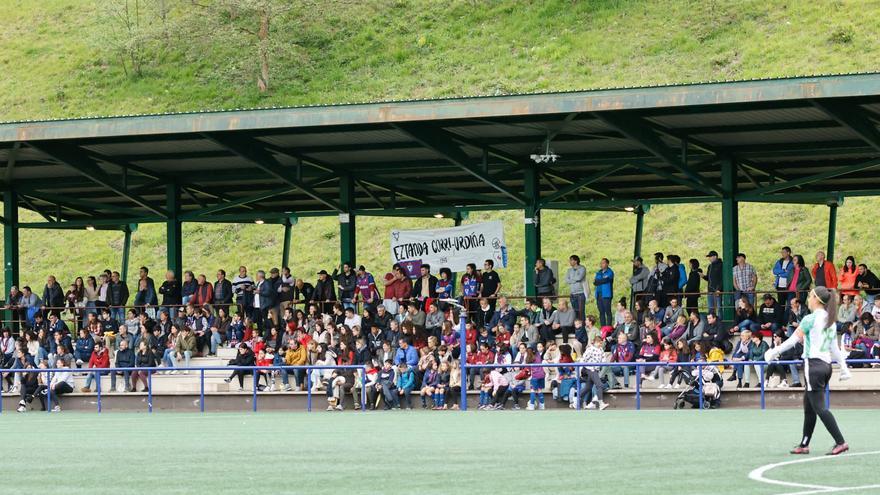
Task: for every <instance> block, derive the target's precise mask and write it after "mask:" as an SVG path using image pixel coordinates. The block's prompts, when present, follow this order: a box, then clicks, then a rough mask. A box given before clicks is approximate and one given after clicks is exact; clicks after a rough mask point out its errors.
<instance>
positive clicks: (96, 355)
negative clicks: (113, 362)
mask: <svg viewBox="0 0 880 495" xmlns="http://www.w3.org/2000/svg"><path fill="white" fill-rule="evenodd" d="M109 367H110V352H109V351H108V350H107V349H106V348H105V347H104V343H103V342H101V341H98V342H97V343H96V344H95V350H94V351H92V357H90V358H89V368H109ZM100 374H101V375H103V374H105V373H100ZM98 375H99V373H98V372H95V373H89V374H88V375H86V386H85V387H83V388H82V390H80V391H81V392H83V393H86V394H87V393H89V392H91V391H92V380H100V379H101V378H100V377H99V376H98Z"/></svg>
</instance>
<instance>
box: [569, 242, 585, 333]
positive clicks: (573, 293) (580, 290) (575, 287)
mask: <svg viewBox="0 0 880 495" xmlns="http://www.w3.org/2000/svg"><path fill="white" fill-rule="evenodd" d="M568 264H569V267H568V270H567V271H566V272H565V283H566V284H568V288H569V296H568V298H569V300H570V301H571V308H572V309H573V310H574V314H575V317H576V318H578V319H579V320H581V321H583V320H584V317H585V314H586V313H585V311H586V306H587V268H586V267H584V266H581V258H580V257H579V256H578V255H576V254H573V255H571V256H569V257H568Z"/></svg>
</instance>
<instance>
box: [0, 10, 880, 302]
mask: <svg viewBox="0 0 880 495" xmlns="http://www.w3.org/2000/svg"><path fill="white" fill-rule="evenodd" d="M99 3H102V2H98V3H96V2H95V1H92V0H42V1H40V2H32V1H28V0H6V1H4V2H0V47H2V50H0V73H2V74H3V77H0V120H14V119H38V118H50V117H69V116H82V115H108V114H128V113H138V112H163V111H184V110H196V109H205V108H234V107H246V106H271V105H290V104H306V103H321V102H352V101H364V100H373V99H383V98H419V97H438V96H450V95H464V94H487V93H488V94H493V93H504V92H518V91H540V90H564V89H575V88H590V87H602V86H631V85H641V84H659V83H666V82H687V81H702V80H717V79H737V78H756V77H773V76H785V75H796V74H804V73H824V72H846V71H861V70H872V69H877V68H878V65H877V63H876V60H877V59H878V56H880V42H878V40H880V24H878V23H877V22H876V19H878V18H880V2H878V1H819V2H815V1H807V0H791V1H780V2H762V1H751V0H745V1H721V0H718V1H682V0H656V1H650V2H648V1H624V0H618V1H611V0H608V1H589V2H571V1H562V0H556V1H546V2H527V1H513V0H504V1H501V0H499V1H461V0H459V1H452V2H444V3H438V2H432V1H429V0H409V1H407V0H393V1H392V0H380V1H371V2H347V1H338V0H330V1H322V2H316V3H314V4H311V3H308V4H306V3H305V2H303V3H300V2H296V5H297V6H296V10H295V11H293V12H292V13H291V14H290V15H288V16H286V17H285V18H284V19H280V20H279V21H278V22H275V23H273V25H272V36H273V37H274V38H273V39H275V40H278V41H280V42H281V43H284V44H287V45H289V46H288V49H286V50H284V52H283V55H282V56H280V57H278V58H276V59H275V60H273V62H272V73H271V91H269V92H268V93H266V94H260V93H259V92H258V91H257V89H256V84H255V83H254V77H253V74H252V71H249V70H247V61H248V57H244V56H243V55H242V53H247V50H242V49H240V48H241V47H236V46H231V44H230V43H228V42H226V41H225V40H222V39H221V40H210V39H208V40H202V42H199V43H192V42H188V41H187V39H188V38H187V37H186V36H187V33H188V32H189V31H190V30H189V29H188V27H189V25H188V23H195V22H197V20H195V18H194V13H193V12H192V11H191V8H188V7H187V4H189V3H190V2H177V3H175V2H170V3H173V4H174V5H175V9H174V10H172V13H171V19H172V21H173V25H174V26H175V30H174V32H173V34H172V37H171V39H172V41H171V42H170V44H169V45H168V46H167V47H166V48H165V49H163V50H162V51H161V52H157V53H155V54H154V55H155V56H154V57H152V58H151V60H150V63H149V64H147V65H146V66H145V70H144V74H143V76H141V77H130V76H127V75H125V73H124V72H123V69H122V67H121V65H120V64H119V60H118V58H117V57H115V56H114V55H113V54H112V53H111V52H110V51H109V50H108V49H107V47H106V46H105V45H104V44H102V42H101V40H102V39H103V38H102V36H103V34H104V32H105V31H106V30H108V29H109V27H108V25H106V23H105V22H104V17H102V16H101V15H100V11H99V9H98V7H97V6H96V5H97V4H99ZM142 3H148V2H145V0H142ZM877 205H878V202H877V201H876V200H875V199H861V198H860V199H850V200H847V202H846V203H845V205H844V206H842V207H841V208H840V210H839V221H838V244H837V246H838V247H837V252H838V258H840V259H842V256H841V255H846V254H853V255H855V256H856V258H857V259H858V260H859V261H866V262H868V263H869V264H871V263H877V262H880V259H878V258H880V256H878V255H877V253H876V246H877V242H878V235H877V231H876V228H875V227H874V226H873V218H874V217H875V216H876V213H875V211H876V210H877V209H878V208H877ZM827 215H828V213H827V208H825V207H822V206H796V205H761V204H747V205H743V206H742V211H741V213H740V222H741V226H742V229H741V239H740V244H741V249H742V250H743V251H745V252H746V253H748V254H749V256H750V261H752V263H753V264H755V265H756V267H757V268H758V270H759V274H760V276H761V278H762V281H763V282H764V283H759V285H761V286H766V281H767V280H768V279H769V276H770V274H769V271H770V265H771V263H772V260H773V258H774V257H775V255H776V253H777V251H778V247H779V246H781V245H783V244H790V245H791V246H792V247H794V249H795V251H796V252H801V253H804V254H805V256H806V257H807V258H808V259H811V258H812V257H813V253H814V252H815V251H816V250H817V249H820V248H824V246H825V242H826V222H827ZM23 217H24V218H35V217H33V216H28V214H23ZM521 217H522V213H521V212H503V213H477V214H472V215H471V216H470V218H469V220H468V222H476V221H481V220H487V219H502V220H504V221H505V225H506V227H505V229H506V236H507V242H508V247H509V251H510V267H509V268H508V269H507V270H504V271H502V277H503V278H504V279H505V286H506V287H507V288H508V289H509V292H511V293H522V291H523V288H522V274H523V266H522V264H523V261H522V260H523V234H522V219H521ZM36 218H38V217H36ZM719 222H720V208H719V206H718V205H676V206H657V207H653V208H652V209H651V211H650V213H649V214H648V215H647V217H646V225H645V238H644V247H643V253H650V252H653V251H655V250H662V251H663V252H666V253H669V252H673V253H678V254H679V255H681V256H682V257H683V258H685V259H687V258H690V257H696V258H699V259H700V260H701V261H703V260H704V258H703V256H704V255H705V254H706V251H707V250H708V249H719V250H720V227H719ZM634 224H635V217H634V215H631V214H608V213H605V214H603V213H592V212H555V211H548V212H545V213H544V217H543V223H542V228H543V235H544V242H543V247H544V255H545V257H547V258H549V259H557V260H561V261H562V262H564V260H565V259H566V258H567V256H568V255H569V254H571V253H578V254H580V255H581V257H582V258H583V259H584V260H585V263H586V264H587V266H588V267H590V268H592V267H594V266H595V265H596V264H597V263H598V260H599V258H601V257H603V256H607V257H608V258H610V259H611V261H612V266H613V267H616V269H617V270H618V273H624V274H625V273H626V272H628V271H629V267H628V264H627V262H628V258H629V257H630V256H631V254H632V236H633V231H634ZM449 225H451V222H450V221H449V220H435V219H399V218H362V219H359V221H358V249H359V259H358V261H359V262H363V263H365V264H367V265H368V266H370V267H371V268H372V269H373V271H374V272H377V273H378V272H381V271H383V270H384V269H385V267H386V266H387V265H388V263H389V255H388V235H389V231H390V230H391V229H392V228H427V227H431V226H449ZM184 236H185V241H184V264H185V265H186V266H187V267H189V268H192V269H193V270H194V271H196V272H204V273H208V274H211V273H213V272H214V271H215V270H216V269H217V268H218V267H224V268H226V269H227V270H232V269H234V268H235V267H236V266H238V265H239V264H241V263H245V264H247V265H249V266H251V267H270V266H277V265H278V264H279V263H280V258H281V242H282V229H281V227H277V226H267V225H263V226H260V225H216V224H187V225H185V227H184ZM121 247H122V234H121V233H112V232H86V231H72V232H71V231H68V232H52V231H45V230H33V231H24V232H22V235H21V253H22V254H21V266H22V283H27V284H31V285H32V286H35V287H41V286H42V284H43V283H44V279H45V277H46V275H48V274H50V273H51V274H55V275H57V276H58V277H59V279H60V280H62V283H65V284H66V283H69V281H72V280H73V278H74V277H75V276H76V275H80V274H91V273H96V272H98V271H99V270H102V269H104V268H107V267H109V268H113V269H118V268H119V264H120V258H121ZM337 253H338V226H337V224H336V220H335V219H334V218H308V219H302V220H300V222H299V223H298V224H297V225H296V226H295V227H294V230H293V248H292V260H291V265H292V268H293V271H294V273H295V275H298V276H304V277H306V278H309V279H311V278H314V275H313V274H314V273H315V272H316V271H317V270H318V269H320V268H329V267H331V266H332V265H334V264H335V263H337V262H338V254H337ZM142 264H145V265H148V266H151V267H152V268H153V269H154V270H155V271H157V272H159V271H161V270H162V269H163V267H164V265H165V247H164V227H163V226H160V225H143V226H141V227H140V229H139V230H138V231H137V232H136V233H135V234H134V236H133V249H132V257H131V267H132V269H135V268H136V267H137V266H140V265H142ZM623 279H624V277H618V283H617V286H616V288H617V289H618V290H619V291H623V290H625V288H626V286H625V284H624V283H623ZM565 289H566V288H563V290H565ZM506 292H507V290H506Z"/></svg>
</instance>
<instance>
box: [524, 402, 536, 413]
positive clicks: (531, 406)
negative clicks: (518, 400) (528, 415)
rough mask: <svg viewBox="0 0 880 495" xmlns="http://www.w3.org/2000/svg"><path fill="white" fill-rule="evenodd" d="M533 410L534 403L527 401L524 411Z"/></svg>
mask: <svg viewBox="0 0 880 495" xmlns="http://www.w3.org/2000/svg"><path fill="white" fill-rule="evenodd" d="M534 410H535V404H533V403H531V402H529V405H528V406H526V411H534Z"/></svg>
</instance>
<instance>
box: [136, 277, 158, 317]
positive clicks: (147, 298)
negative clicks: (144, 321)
mask: <svg viewBox="0 0 880 495" xmlns="http://www.w3.org/2000/svg"><path fill="white" fill-rule="evenodd" d="M134 305H135V306H137V309H138V311H142V312H143V311H146V312H147V313H148V314H150V316H151V317H152V316H154V314H155V309H154V308H155V307H156V306H158V305H159V300H158V299H157V298H156V292H155V291H154V290H153V289H152V288H151V287H150V284H149V283H148V282H147V281H146V280H144V279H139V280H138V290H137V292H136V293H135V295H134Z"/></svg>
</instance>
